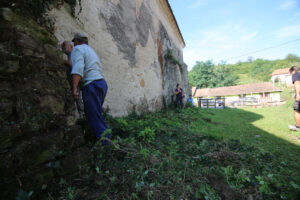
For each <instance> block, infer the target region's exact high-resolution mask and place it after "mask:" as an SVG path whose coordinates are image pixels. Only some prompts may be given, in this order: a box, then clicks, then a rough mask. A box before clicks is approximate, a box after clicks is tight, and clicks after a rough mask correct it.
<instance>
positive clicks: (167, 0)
mask: <svg viewBox="0 0 300 200" xmlns="http://www.w3.org/2000/svg"><path fill="white" fill-rule="evenodd" d="M165 1H166V2H167V5H168V7H169V9H170V12H171V14H172V17H173V19H174V21H175V24H176V26H177V29H178V32H179V35H180V37H181V39H182V42H183V45H184V47H185V41H184V39H183V36H182V33H181V31H180V28H179V25H178V23H177V20H176V18H175V15H174V13H173V10H172V8H171V5H170V3H169V0H165Z"/></svg>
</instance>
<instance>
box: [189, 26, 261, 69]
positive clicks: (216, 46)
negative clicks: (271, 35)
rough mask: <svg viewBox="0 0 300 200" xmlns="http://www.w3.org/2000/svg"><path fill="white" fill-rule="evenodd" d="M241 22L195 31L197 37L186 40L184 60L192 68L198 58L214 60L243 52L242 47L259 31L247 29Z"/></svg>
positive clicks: (217, 60) (252, 39) (251, 40)
mask: <svg viewBox="0 0 300 200" xmlns="http://www.w3.org/2000/svg"><path fill="white" fill-rule="evenodd" d="M246 30H247V28H246V27H243V26H242V25H239V24H232V23H227V24H224V25H221V26H218V27H214V28H211V29H208V30H201V31H198V32H197V33H195V36H194V37H195V38H194V39H192V40H191V39H190V40H186V44H187V45H186V47H185V49H184V52H183V55H184V61H185V62H186V63H187V65H188V66H189V70H190V69H192V67H193V66H194V64H195V62H196V61H197V60H202V61H205V60H209V59H213V61H214V62H217V63H218V62H220V60H222V59H225V58H228V57H232V55H238V54H241V48H243V47H246V46H247V45H249V44H250V43H251V42H253V41H254V40H255V37H256V36H257V34H258V31H250V32H249V31H246Z"/></svg>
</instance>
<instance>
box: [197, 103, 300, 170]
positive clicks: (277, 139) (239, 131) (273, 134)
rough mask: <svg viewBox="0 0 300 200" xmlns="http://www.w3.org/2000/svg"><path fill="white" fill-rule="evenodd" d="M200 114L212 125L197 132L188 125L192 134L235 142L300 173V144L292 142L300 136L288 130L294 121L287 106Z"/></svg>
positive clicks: (295, 141)
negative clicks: (268, 153)
mask: <svg viewBox="0 0 300 200" xmlns="http://www.w3.org/2000/svg"><path fill="white" fill-rule="evenodd" d="M201 114H202V115H203V116H207V117H208V118H210V119H211V120H212V122H214V123H207V124H203V126H202V127H201V128H200V129H199V125H198V122H197V121H195V122H193V123H192V125H191V127H192V130H193V131H197V132H199V133H202V134H206V135H211V136H216V137H218V138H222V139H224V140H228V139H236V140H239V141H240V142H241V143H243V144H246V145H250V146H254V147H256V148H259V149H261V150H266V151H271V152H273V153H276V154H277V155H278V156H279V157H280V159H283V160H288V162H289V163H293V164H292V165H293V167H295V168H296V169H298V170H300V159H299V158H300V140H296V139H295V138H296V137H297V136H298V137H300V135H299V133H296V132H291V131H290V130H289V129H288V127H287V126H288V124H293V123H294V121H293V120H294V119H293V112H292V109H291V108H289V107H287V106H286V105H283V106H281V107H266V108H256V109H255V108H244V109H224V110H214V109H209V110H201Z"/></svg>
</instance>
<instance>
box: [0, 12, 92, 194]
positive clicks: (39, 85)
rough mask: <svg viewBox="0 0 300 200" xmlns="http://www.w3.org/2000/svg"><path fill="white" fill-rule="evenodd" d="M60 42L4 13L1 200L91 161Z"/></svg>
mask: <svg viewBox="0 0 300 200" xmlns="http://www.w3.org/2000/svg"><path fill="white" fill-rule="evenodd" d="M57 42H58V41H57V40H56V39H55V37H54V36H53V35H52V34H50V33H49V32H48V31H47V30H46V29H44V28H42V27H40V26H39V25H38V24H37V23H36V22H35V21H33V20H30V19H28V18H25V17H24V16H20V15H18V14H16V13H14V12H13V11H12V10H11V9H9V8H0V160H1V162H0V187H1V192H0V199H15V198H14V197H15V195H16V191H17V190H18V189H23V190H25V191H29V190H37V189H40V188H41V187H42V185H43V184H45V185H47V184H48V183H49V182H51V181H52V180H53V178H54V177H59V176H62V175H68V174H72V173H75V172H76V173H78V171H79V170H80V168H82V166H83V165H84V164H85V163H86V162H87V161H88V160H89V159H90V158H91V156H90V153H89V152H90V151H89V148H87V147H86V144H85V140H84V133H83V131H82V127H81V126H79V125H75V124H74V122H75V119H74V117H73V116H74V114H73V112H72V111H73V108H74V103H73V100H72V96H71V93H70V88H69V85H68V83H67V81H66V77H65V69H64V67H63V63H62V58H63V57H62V53H61V51H60V50H59V49H58V48H57ZM74 158H76V159H74ZM7 197H10V198H7Z"/></svg>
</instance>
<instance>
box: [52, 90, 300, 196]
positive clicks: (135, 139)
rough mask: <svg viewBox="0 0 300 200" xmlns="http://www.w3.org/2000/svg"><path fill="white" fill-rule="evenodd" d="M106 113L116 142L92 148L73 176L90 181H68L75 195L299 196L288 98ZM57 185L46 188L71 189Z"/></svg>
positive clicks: (297, 152)
mask: <svg viewBox="0 0 300 200" xmlns="http://www.w3.org/2000/svg"><path fill="white" fill-rule="evenodd" d="M288 93H289V92H286V96H289V95H288ZM106 117H107V119H108V122H109V125H110V127H111V128H112V135H113V140H112V143H111V145H110V146H101V145H100V146H99V145H96V147H94V148H93V149H92V153H93V154H94V160H92V163H91V164H88V165H87V166H86V168H84V169H83V170H82V171H85V173H83V174H82V175H81V176H82V177H76V180H87V179H88V181H83V182H81V183H80V184H79V183H76V184H72V182H71V181H70V183H68V187H72V188H74V197H75V199H86V198H87V197H86V196H85V195H86V194H92V195H93V198H95V197H97V198H98V199H208V200H215V199H249V198H250V199H251V198H253V199H270V200H273V199H299V197H300V174H299V171H300V159H299V156H300V143H299V142H298V141H295V140H294V137H293V136H294V135H293V134H294V133H291V132H290V131H289V130H288V128H287V125H288V124H291V123H293V117H292V109H291V106H290V105H289V104H286V105H283V106H281V107H268V108H261V109H258V108H257V109H251V108H247V109H223V110H221V109H220V110H218V109H200V108H195V107H187V108H185V109H175V110H174V109H166V110H162V111H160V112H156V113H148V114H144V115H142V116H137V115H134V114H133V115H131V116H128V117H126V118H117V119H113V118H110V117H109V116H106ZM57 185H59V184H55V187H57ZM49 188H50V187H49ZM82 188H83V189H82ZM59 190H66V188H64V189H59V188H56V189H54V191H55V192H51V191H49V193H48V194H51V195H52V196H53V197H54V198H55V199H59V198H61V196H59V194H65V193H66V192H67V191H62V192H57V191H59ZM72 194H73V193H72ZM57 195H58V196H57Z"/></svg>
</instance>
